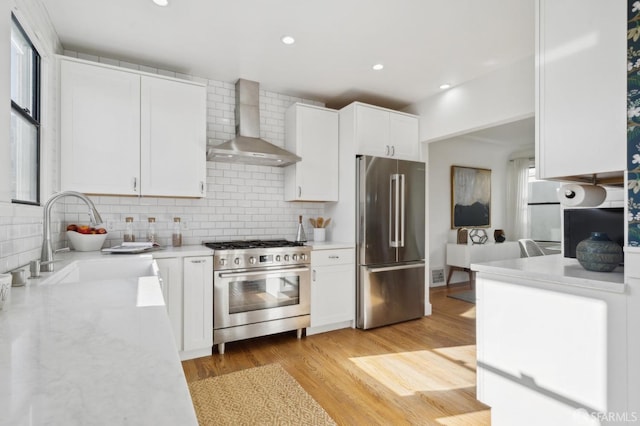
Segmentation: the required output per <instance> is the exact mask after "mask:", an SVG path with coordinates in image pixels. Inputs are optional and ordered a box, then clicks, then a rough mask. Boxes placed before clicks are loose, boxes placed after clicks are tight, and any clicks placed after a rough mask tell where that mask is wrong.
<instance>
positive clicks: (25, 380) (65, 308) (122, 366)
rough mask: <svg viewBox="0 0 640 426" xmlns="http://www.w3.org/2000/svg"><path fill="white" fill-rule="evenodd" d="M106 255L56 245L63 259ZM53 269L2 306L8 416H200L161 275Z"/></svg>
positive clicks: (3, 413)
mask: <svg viewBox="0 0 640 426" xmlns="http://www.w3.org/2000/svg"><path fill="white" fill-rule="evenodd" d="M99 256H107V255H102V254H100V253H99V252H91V253H78V252H69V253H64V254H56V260H57V262H56V269H57V270H58V271H60V270H61V269H62V268H63V266H64V265H65V264H68V263H70V262H71V261H73V260H74V259H95V258H96V257H99ZM108 256H114V255H108ZM123 256H124V255H123ZM131 256H140V257H146V258H147V261H149V260H148V259H149V255H148V254H147V255H126V256H125V257H126V258H128V259H131ZM53 274H55V272H54V273H53ZM51 275H52V274H43V277H42V278H40V279H34V280H29V281H28V283H27V285H26V286H24V287H13V288H12V289H11V295H10V300H9V301H8V303H7V304H5V306H4V308H3V309H2V310H0V424H7V425H42V424H51V425H86V424H105V425H124V424H130V425H177V424H179V425H190V424H193V425H196V424H197V420H196V418H195V412H194V409H193V405H192V402H191V397H190V395H189V390H188V387H187V384H186V380H185V377H184V373H183V371H182V367H181V364H180V359H179V357H178V351H177V349H176V347H175V343H174V339H173V336H172V334H171V326H170V323H169V318H168V316H167V312H166V309H165V306H164V302H163V299H162V293H161V290H160V287H159V285H157V281H155V279H154V281H153V283H152V285H151V286H150V287H147V289H146V291H141V290H142V289H143V288H144V286H143V285H139V283H138V280H137V279H113V280H103V281H91V282H80V283H67V284H61V283H60V284H46V282H47V281H51Z"/></svg>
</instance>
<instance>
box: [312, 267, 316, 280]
mask: <svg viewBox="0 0 640 426" xmlns="http://www.w3.org/2000/svg"><path fill="white" fill-rule="evenodd" d="M312 279H313V282H316V270H315V269H314V270H313V278H312Z"/></svg>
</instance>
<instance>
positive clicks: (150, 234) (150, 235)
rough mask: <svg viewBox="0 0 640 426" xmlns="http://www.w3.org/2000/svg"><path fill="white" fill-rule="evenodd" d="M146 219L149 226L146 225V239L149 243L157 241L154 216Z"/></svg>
mask: <svg viewBox="0 0 640 426" xmlns="http://www.w3.org/2000/svg"><path fill="white" fill-rule="evenodd" d="M147 220H148V222H149V226H148V227H147V241H149V242H150V243H157V242H158V234H156V218H155V217H150V218H149V219H147Z"/></svg>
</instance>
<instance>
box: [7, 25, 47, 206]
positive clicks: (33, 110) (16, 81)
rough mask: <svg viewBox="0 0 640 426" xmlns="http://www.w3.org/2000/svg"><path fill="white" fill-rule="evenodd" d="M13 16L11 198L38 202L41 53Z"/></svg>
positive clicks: (23, 201)
mask: <svg viewBox="0 0 640 426" xmlns="http://www.w3.org/2000/svg"><path fill="white" fill-rule="evenodd" d="M11 18H12V24H11V136H10V146H11V199H12V201H13V202H15V203H25V204H39V203H40V55H39V54H38V52H37V51H36V49H35V47H34V46H33V44H32V43H31V41H30V40H29V37H27V34H26V33H25V31H24V30H23V29H22V27H21V26H20V23H19V22H18V20H17V19H16V17H15V16H13V15H11Z"/></svg>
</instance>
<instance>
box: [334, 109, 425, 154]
mask: <svg viewBox="0 0 640 426" xmlns="http://www.w3.org/2000/svg"><path fill="white" fill-rule="evenodd" d="M347 108H354V109H355V114H354V119H355V123H354V130H355V141H356V153H357V154H364V155H374V156H377V157H394V158H398V159H401V160H414V161H416V160H419V158H420V149H419V148H420V144H419V139H420V134H419V121H418V117H416V116H414V115H410V114H405V113H402V112H398V111H393V110H389V109H385V108H380V107H376V106H372V105H366V104H361V103H359V102H355V103H353V104H351V105H349V106H348V107H347Z"/></svg>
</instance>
